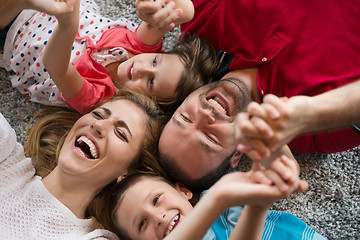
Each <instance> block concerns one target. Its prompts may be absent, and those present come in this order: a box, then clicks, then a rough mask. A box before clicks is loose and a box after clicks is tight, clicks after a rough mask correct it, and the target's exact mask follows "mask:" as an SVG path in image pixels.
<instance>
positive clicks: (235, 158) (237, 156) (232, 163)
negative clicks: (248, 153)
mask: <svg viewBox="0 0 360 240" xmlns="http://www.w3.org/2000/svg"><path fill="white" fill-rule="evenodd" d="M242 155H243V153H242V152H236V153H235V154H234V155H233V156H232V157H231V159H230V167H231V168H235V167H236V166H237V165H238V163H239V162H240V159H241V156H242Z"/></svg>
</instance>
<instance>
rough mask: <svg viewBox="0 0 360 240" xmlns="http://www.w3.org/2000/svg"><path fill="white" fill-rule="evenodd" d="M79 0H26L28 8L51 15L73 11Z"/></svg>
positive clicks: (25, 3)
mask: <svg viewBox="0 0 360 240" xmlns="http://www.w3.org/2000/svg"><path fill="white" fill-rule="evenodd" d="M77 1H78V0H25V1H24V5H25V8H26V9H34V10H37V11H40V12H44V13H47V14H50V15H59V14H64V13H69V12H72V11H73V9H74V6H75V3H76V2H77Z"/></svg>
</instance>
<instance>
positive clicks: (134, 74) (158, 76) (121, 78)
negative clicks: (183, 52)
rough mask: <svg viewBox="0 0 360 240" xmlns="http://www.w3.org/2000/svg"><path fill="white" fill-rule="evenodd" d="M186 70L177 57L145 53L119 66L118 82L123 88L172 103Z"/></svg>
mask: <svg viewBox="0 0 360 240" xmlns="http://www.w3.org/2000/svg"><path fill="white" fill-rule="evenodd" d="M184 69H185V67H184V64H183V63H182V62H181V60H180V58H179V57H178V56H177V55H174V54H160V53H143V54H139V55H135V56H133V57H132V58H130V59H129V60H127V61H125V62H123V63H121V64H120V65H119V67H118V69H117V76H118V79H117V81H118V82H119V83H120V85H121V86H125V87H127V88H130V89H132V90H135V91H141V92H143V93H144V94H146V95H148V96H150V97H153V96H154V97H156V100H157V101H172V100H174V99H175V98H176V96H175V89H176V87H177V85H178V83H179V81H180V76H181V74H182V72H183V71H184Z"/></svg>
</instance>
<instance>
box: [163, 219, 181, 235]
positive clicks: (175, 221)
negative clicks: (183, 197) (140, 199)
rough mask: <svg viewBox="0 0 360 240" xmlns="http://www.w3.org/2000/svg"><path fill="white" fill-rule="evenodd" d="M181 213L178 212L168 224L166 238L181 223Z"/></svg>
mask: <svg viewBox="0 0 360 240" xmlns="http://www.w3.org/2000/svg"><path fill="white" fill-rule="evenodd" d="M179 220H180V214H177V215H176V216H175V217H174V218H173V219H172V220H171V221H170V223H169V224H168V227H167V229H165V233H164V238H165V237H166V236H167V235H169V234H170V233H171V231H172V230H174V228H175V227H176V226H177V225H178V224H179Z"/></svg>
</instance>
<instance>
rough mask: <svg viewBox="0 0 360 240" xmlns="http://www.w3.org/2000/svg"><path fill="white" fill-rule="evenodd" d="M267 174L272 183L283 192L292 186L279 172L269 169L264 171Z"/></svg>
mask: <svg viewBox="0 0 360 240" xmlns="http://www.w3.org/2000/svg"><path fill="white" fill-rule="evenodd" d="M264 174H265V176H266V177H267V178H268V179H270V180H271V181H272V183H273V184H274V185H275V186H276V187H277V188H278V189H279V191H280V192H282V193H287V191H288V190H289V188H290V186H289V185H288V184H287V183H286V182H285V181H284V179H283V178H282V177H281V176H280V175H279V174H277V172H275V171H273V170H272V169H267V170H265V171H264Z"/></svg>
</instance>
